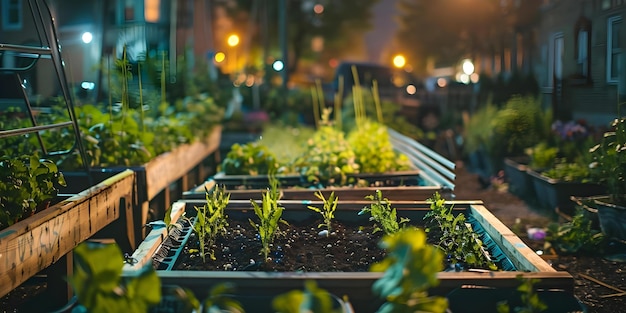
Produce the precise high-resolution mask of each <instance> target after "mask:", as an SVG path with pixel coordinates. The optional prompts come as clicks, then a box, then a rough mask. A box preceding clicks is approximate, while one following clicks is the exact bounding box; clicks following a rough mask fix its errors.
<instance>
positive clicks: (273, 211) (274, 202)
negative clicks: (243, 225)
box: [250, 175, 287, 260]
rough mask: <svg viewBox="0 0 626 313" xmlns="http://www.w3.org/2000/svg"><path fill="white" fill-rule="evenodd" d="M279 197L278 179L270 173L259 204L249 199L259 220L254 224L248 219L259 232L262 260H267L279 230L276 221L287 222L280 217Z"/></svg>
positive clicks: (281, 211)
mask: <svg viewBox="0 0 626 313" xmlns="http://www.w3.org/2000/svg"><path fill="white" fill-rule="evenodd" d="M279 199H280V190H278V181H277V179H276V178H275V177H274V176H273V175H270V188H269V189H268V190H266V191H265V192H264V193H263V199H262V200H261V201H262V202H261V205H259V204H257V203H256V201H254V200H252V199H250V203H252V207H253V208H254V214H256V216H257V217H258V218H259V221H260V224H256V223H255V222H254V221H252V220H250V224H251V225H252V227H254V228H255V229H256V230H257V231H258V232H259V237H260V239H261V245H262V248H261V254H263V257H264V258H263V260H267V256H268V254H269V253H270V244H271V243H272V242H274V237H275V236H276V233H277V232H278V231H279V229H278V223H285V224H286V223H287V222H285V221H284V220H282V219H281V216H282V215H283V210H284V208H283V207H281V206H279V205H278V200H279Z"/></svg>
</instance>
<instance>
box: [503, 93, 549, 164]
mask: <svg viewBox="0 0 626 313" xmlns="http://www.w3.org/2000/svg"><path fill="white" fill-rule="evenodd" d="M548 117H549V118H550V119H549V120H548ZM551 118H552V115H551V114H549V112H544V110H543V109H542V108H541V101H540V100H539V99H535V98H533V97H520V96H513V97H511V98H510V99H509V100H508V101H507V103H506V105H505V106H504V107H503V108H502V109H501V110H499V111H498V113H497V114H496V116H495V119H494V120H493V121H492V122H491V123H492V125H493V140H494V145H495V146H494V149H497V151H495V150H494V152H496V153H495V155H497V156H503V155H521V154H523V153H524V149H526V148H528V147H532V146H534V145H536V144H537V143H539V142H540V141H541V140H542V139H543V138H547V136H548V134H549V133H550V123H551V122H552V120H551Z"/></svg>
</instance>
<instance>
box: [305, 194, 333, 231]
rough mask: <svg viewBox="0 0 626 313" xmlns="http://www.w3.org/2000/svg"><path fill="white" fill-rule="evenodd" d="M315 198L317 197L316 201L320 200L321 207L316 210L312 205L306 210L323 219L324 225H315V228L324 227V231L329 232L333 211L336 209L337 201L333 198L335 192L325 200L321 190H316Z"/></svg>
mask: <svg viewBox="0 0 626 313" xmlns="http://www.w3.org/2000/svg"><path fill="white" fill-rule="evenodd" d="M315 197H317V198H318V199H320V200H322V202H323V206H322V208H321V209H320V208H318V207H315V206H312V205H309V206H308V208H309V209H310V210H313V211H315V212H317V213H319V214H321V215H322V218H323V219H324V223H323V224H319V225H317V227H318V228H319V227H322V226H324V225H325V226H326V229H327V230H328V232H330V231H331V228H332V227H331V222H332V220H333V218H335V210H336V209H337V201H338V200H339V199H338V198H337V197H336V196H335V192H334V191H333V192H331V193H330V196H328V199H326V197H324V194H323V193H322V191H321V190H318V191H316V192H315Z"/></svg>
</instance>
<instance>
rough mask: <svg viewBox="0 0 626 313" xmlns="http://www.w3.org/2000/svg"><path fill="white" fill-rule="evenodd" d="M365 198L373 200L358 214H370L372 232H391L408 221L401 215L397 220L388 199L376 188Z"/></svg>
mask: <svg viewBox="0 0 626 313" xmlns="http://www.w3.org/2000/svg"><path fill="white" fill-rule="evenodd" d="M365 199H367V200H371V201H373V203H372V204H370V205H369V206H366V207H364V208H363V209H361V211H359V215H363V214H370V221H374V223H375V226H374V232H378V231H383V232H384V233H385V234H393V233H396V232H398V231H400V229H402V225H403V224H405V223H407V222H408V221H409V219H408V218H406V217H401V218H400V221H398V215H397V213H396V209H395V208H392V207H391V203H390V202H389V199H387V198H383V193H382V191H380V190H376V193H375V194H373V195H367V196H365Z"/></svg>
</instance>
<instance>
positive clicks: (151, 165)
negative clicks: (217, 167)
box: [145, 125, 222, 201]
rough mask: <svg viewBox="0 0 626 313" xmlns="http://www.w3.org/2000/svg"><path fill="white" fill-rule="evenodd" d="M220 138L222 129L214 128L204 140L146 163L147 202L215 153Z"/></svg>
mask: <svg viewBox="0 0 626 313" xmlns="http://www.w3.org/2000/svg"><path fill="white" fill-rule="evenodd" d="M221 136H222V127H221V126H220V125H218V126H215V127H214V128H213V131H212V132H211V135H210V136H209V137H208V138H207V139H206V140H204V141H197V142H194V143H192V144H189V145H182V146H180V147H178V148H176V149H174V150H173V151H172V152H169V153H164V154H161V155H159V156H157V157H156V158H154V159H153V160H151V161H150V162H148V163H147V164H146V165H145V166H146V185H147V186H146V189H147V195H148V201H149V200H152V199H153V198H154V197H156V195H157V194H159V192H161V191H162V190H164V189H165V188H166V187H167V186H169V184H171V183H173V182H175V181H177V180H178V179H180V178H181V177H183V175H185V174H186V173H188V172H189V171H191V170H192V169H193V168H194V167H195V166H196V165H198V164H200V162H202V160H204V159H206V158H207V157H208V156H209V155H211V153H213V152H215V151H216V150H217V148H218V147H219V144H220V139H221Z"/></svg>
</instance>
